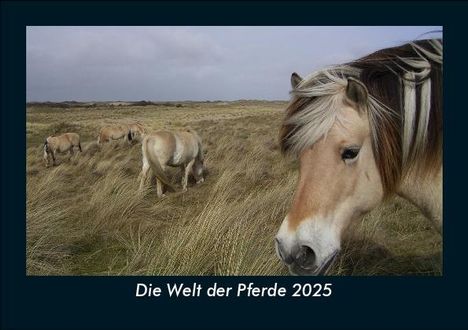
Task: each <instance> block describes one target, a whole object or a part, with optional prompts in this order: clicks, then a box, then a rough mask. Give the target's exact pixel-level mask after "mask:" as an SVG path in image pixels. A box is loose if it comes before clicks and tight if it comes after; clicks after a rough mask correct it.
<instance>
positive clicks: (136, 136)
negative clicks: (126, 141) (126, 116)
mask: <svg viewBox="0 0 468 330" xmlns="http://www.w3.org/2000/svg"><path fill="white" fill-rule="evenodd" d="M128 129H129V133H130V137H131V140H132V141H140V142H141V141H142V140H143V137H144V135H145V134H147V129H146V128H145V126H143V124H142V123H140V122H139V121H137V122H134V123H131V124H129V125H128Z"/></svg>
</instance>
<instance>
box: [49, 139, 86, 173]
mask: <svg viewBox="0 0 468 330" xmlns="http://www.w3.org/2000/svg"><path fill="white" fill-rule="evenodd" d="M74 147H78V150H80V152H81V151H82V149H81V143H80V136H79V135H78V134H76V133H65V134H62V135H58V136H54V135H51V136H49V137H48V138H47V139H46V140H45V142H44V162H45V166H46V167H49V156H50V157H51V158H52V165H53V166H55V165H56V163H55V154H56V153H57V152H59V153H64V152H67V151H69V152H70V155H73V154H74V151H73V148H74Z"/></svg>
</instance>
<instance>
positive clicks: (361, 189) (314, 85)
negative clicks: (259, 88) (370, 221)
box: [276, 39, 443, 274]
mask: <svg viewBox="0 0 468 330" xmlns="http://www.w3.org/2000/svg"><path fill="white" fill-rule="evenodd" d="M442 50H443V46H442V41H441V40H439V39H434V40H421V41H416V42H412V43H409V44H405V45H403V46H399V47H394V48H388V49H383V50H380V51H377V52H375V53H373V54H371V55H368V56H366V57H363V58H361V59H358V60H356V61H353V62H350V63H347V64H344V65H340V66H335V67H331V68H327V69H324V70H320V71H318V72H315V73H313V74H312V75H310V76H308V77H306V78H305V79H302V78H301V77H300V76H299V75H297V74H296V73H293V75H292V77H291V83H292V88H293V90H292V98H291V101H290V103H289V106H288V108H287V110H286V116H285V118H284V121H283V124H282V128H281V132H280V143H281V148H282V151H283V152H284V153H288V154H292V155H293V156H296V157H297V158H298V159H299V162H300V168H299V172H300V173H299V180H298V183H297V189H296V192H295V196H294V199H293V202H292V206H291V209H290V211H289V213H288V214H287V216H286V217H285V219H284V220H283V223H282V225H281V227H280V229H279V231H278V234H277V236H276V250H277V254H278V255H279V257H280V258H281V259H282V260H283V262H284V263H286V264H287V265H288V267H289V270H290V271H291V272H292V273H295V274H323V273H324V272H326V270H327V269H328V268H329V266H330V265H331V264H332V262H333V260H334V258H335V256H336V255H337V253H338V252H339V250H340V244H341V236H342V233H343V231H344V230H345V229H346V228H347V225H348V224H349V223H350V222H352V221H354V220H358V219H361V218H362V217H363V215H364V214H365V213H367V212H368V211H370V210H372V209H373V208H375V207H376V206H377V205H379V204H380V203H381V202H382V201H383V200H384V199H385V198H386V197H388V196H391V195H393V194H398V195H400V196H402V197H404V198H406V199H407V200H409V201H410V202H412V203H413V204H415V205H416V206H417V207H419V208H420V210H421V211H422V212H423V214H424V215H426V216H427V218H429V219H430V220H432V221H433V223H434V224H436V227H437V228H438V229H439V230H441V226H442V166H443V165H442V63H443V57H442Z"/></svg>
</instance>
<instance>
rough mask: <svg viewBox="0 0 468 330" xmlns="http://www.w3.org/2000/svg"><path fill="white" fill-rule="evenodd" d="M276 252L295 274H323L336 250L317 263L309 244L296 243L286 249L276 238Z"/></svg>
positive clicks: (333, 257) (332, 259)
mask: <svg viewBox="0 0 468 330" xmlns="http://www.w3.org/2000/svg"><path fill="white" fill-rule="evenodd" d="M276 252H277V254H278V256H279V258H280V259H281V260H282V261H283V262H284V263H285V264H286V265H287V266H288V268H289V270H290V272H291V273H293V274H295V275H323V274H324V273H325V272H326V271H327V270H328V269H329V268H330V266H331V264H332V263H333V261H334V259H335V256H336V254H337V252H338V251H337V252H335V253H333V254H332V255H330V256H329V257H328V258H326V260H324V261H323V262H321V263H320V264H319V263H318V260H317V255H316V253H315V251H314V250H313V249H312V248H311V247H310V246H307V245H300V246H299V245H297V246H294V247H293V248H292V249H290V251H287V249H286V248H285V247H284V244H282V242H281V240H280V239H278V238H276Z"/></svg>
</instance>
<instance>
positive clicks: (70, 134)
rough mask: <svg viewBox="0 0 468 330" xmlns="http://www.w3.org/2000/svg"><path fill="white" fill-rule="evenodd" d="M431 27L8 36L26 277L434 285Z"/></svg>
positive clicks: (129, 29)
mask: <svg viewBox="0 0 468 330" xmlns="http://www.w3.org/2000/svg"><path fill="white" fill-rule="evenodd" d="M443 28H444V27H443V26H398V25H393V26H189V25H187V26H156V25H155V26H91V25H90V26H87V25H83V26H73V25H69V26H52V25H51V26H47V25H28V26H26V27H25V29H26V30H25V40H26V46H25V48H26V54H25V60H26V62H25V65H26V78H25V79H26V86H25V88H26V92H25V95H26V100H25V102H26V106H25V108H26V109H25V120H26V122H25V123H24V124H25V141H26V151H25V152H26V155H25V157H26V164H25V168H26V174H25V177H26V187H25V195H26V197H25V199H26V206H25V208H26V215H25V217H26V219H25V220H23V219H16V220H18V221H26V225H25V229H26V233H25V235H26V247H25V253H26V257H25V261H26V264H25V272H26V276H27V277H36V276H59V277H60V276H248V275H255V276H265V277H266V276H287V277H289V276H291V275H312V276H336V277H343V276H435V277H442V276H443V275H444V271H443V257H442V256H443V250H444V249H443V242H444V240H443V230H442V228H443V216H442V214H443V212H442V210H443V196H442V195H443V194H442V189H443V69H442V68H443V52H444V50H443V44H444V42H443V32H444V31H443ZM447 43H448V44H449V45H450V40H447ZM20 152H21V153H23V150H22V149H21V150H20ZM21 172H22V173H23V169H21ZM21 185H22V186H23V184H21ZM247 284H248V283H247Z"/></svg>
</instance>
